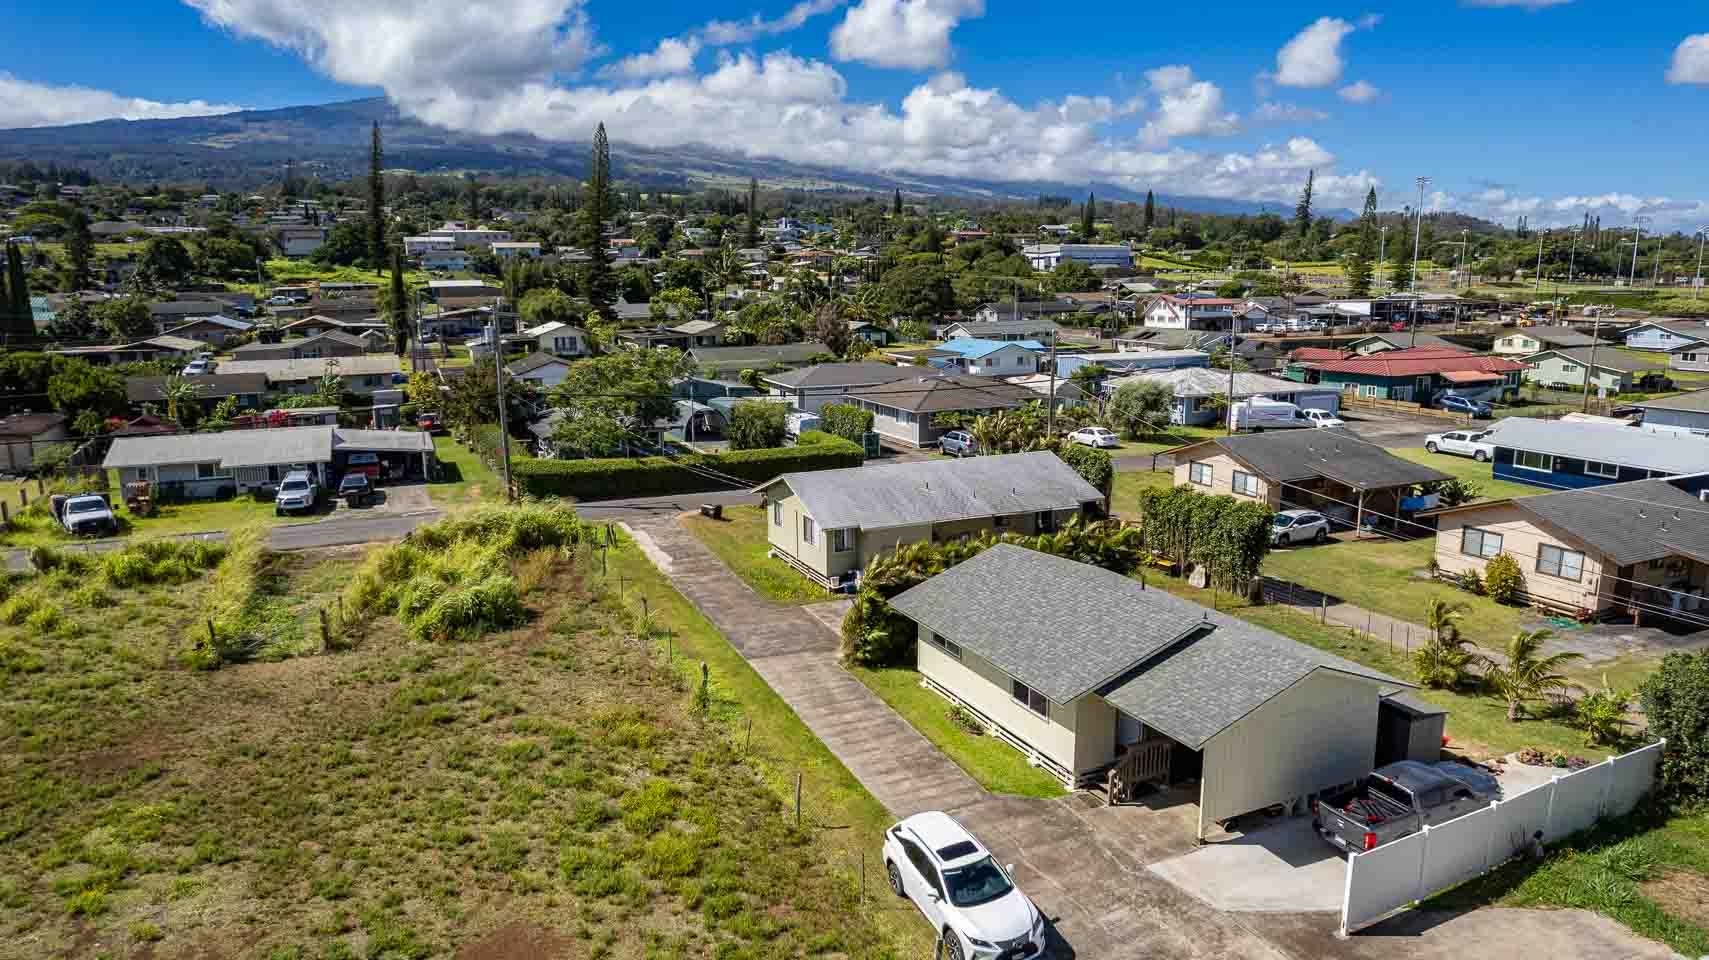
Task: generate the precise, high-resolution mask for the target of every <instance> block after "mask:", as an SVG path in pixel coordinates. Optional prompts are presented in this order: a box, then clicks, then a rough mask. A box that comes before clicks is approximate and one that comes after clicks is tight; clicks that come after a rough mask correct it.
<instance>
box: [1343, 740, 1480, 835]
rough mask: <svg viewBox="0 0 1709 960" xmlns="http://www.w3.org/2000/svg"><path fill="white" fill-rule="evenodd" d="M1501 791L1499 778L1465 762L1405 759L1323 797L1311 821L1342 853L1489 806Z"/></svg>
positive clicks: (1412, 832)
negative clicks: (1349, 786)
mask: <svg viewBox="0 0 1709 960" xmlns="http://www.w3.org/2000/svg"><path fill="white" fill-rule="evenodd" d="M1499 794H1500V786H1499V785H1498V784H1497V783H1496V781H1495V778H1494V777H1492V776H1490V775H1489V774H1487V773H1484V772H1483V771H1481V770H1477V769H1474V768H1472V767H1468V766H1466V765H1465V764H1461V763H1423V762H1420V761H1418V760H1401V761H1398V762H1396V763H1391V764H1389V765H1388V766H1385V767H1379V768H1377V769H1376V770H1374V771H1372V772H1371V773H1369V774H1366V775H1365V776H1364V777H1363V778H1361V779H1360V780H1359V782H1358V783H1357V784H1355V785H1354V786H1353V788H1352V789H1350V790H1347V791H1344V792H1342V793H1337V794H1330V795H1328V796H1325V797H1324V798H1323V799H1321V800H1318V801H1317V803H1316V804H1315V805H1314V806H1313V807H1312V826H1313V827H1314V828H1315V829H1316V830H1317V834H1318V836H1320V837H1322V838H1323V839H1325V840H1327V841H1329V843H1330V844H1331V845H1333V846H1335V847H1337V848H1339V849H1340V850H1342V851H1343V852H1345V853H1363V852H1365V851H1366V850H1374V849H1376V848H1377V847H1380V846H1382V845H1383V844H1385V843H1388V842H1390V841H1393V840H1399V839H1400V838H1401V837H1404V836H1408V835H1410V834H1414V833H1417V832H1418V831H1420V830H1422V829H1424V825H1425V824H1429V825H1431V826H1435V825H1437V824H1439V823H1446V822H1447V821H1449V820H1452V819H1454V818H1455V817H1463V816H1465V815H1466V814H1468V813H1471V812H1472V811H1473V810H1477V809H1479V808H1481V807H1487V806H1489V802H1490V801H1491V800H1493V799H1495V798H1496V797H1497V796H1498V795H1499Z"/></svg>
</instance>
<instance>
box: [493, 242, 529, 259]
mask: <svg viewBox="0 0 1709 960" xmlns="http://www.w3.org/2000/svg"><path fill="white" fill-rule="evenodd" d="M490 249H491V250H492V254H493V256H495V257H497V258H499V259H500V260H511V259H517V258H521V259H524V260H532V259H534V258H535V257H538V256H540V241H538V240H495V241H493V242H492V244H491V245H490Z"/></svg>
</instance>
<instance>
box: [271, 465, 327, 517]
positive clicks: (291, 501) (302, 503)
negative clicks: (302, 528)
mask: <svg viewBox="0 0 1709 960" xmlns="http://www.w3.org/2000/svg"><path fill="white" fill-rule="evenodd" d="M319 501H320V487H319V486H318V485H316V484H315V482H314V478H313V477H311V476H309V474H308V471H306V470H292V471H291V472H290V473H287V474H285V479H283V480H281V481H279V492H278V493H276V494H274V496H273V513H274V514H275V515H281V516H282V515H284V514H287V513H290V512H291V511H293V510H313V509H314V508H315V504H316V503H318V502H319Z"/></svg>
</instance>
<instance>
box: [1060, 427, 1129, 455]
mask: <svg viewBox="0 0 1709 960" xmlns="http://www.w3.org/2000/svg"><path fill="white" fill-rule="evenodd" d="M1068 442H1069V443H1078V444H1080V445H1081V446H1084V447H1103V448H1105V449H1112V450H1113V449H1115V448H1116V447H1119V446H1121V445H1122V440H1121V438H1120V437H1118V436H1116V434H1115V431H1114V430H1111V429H1109V428H1107V427H1081V428H1080V429H1078V430H1076V431H1074V432H1073V433H1071V434H1069V435H1068Z"/></svg>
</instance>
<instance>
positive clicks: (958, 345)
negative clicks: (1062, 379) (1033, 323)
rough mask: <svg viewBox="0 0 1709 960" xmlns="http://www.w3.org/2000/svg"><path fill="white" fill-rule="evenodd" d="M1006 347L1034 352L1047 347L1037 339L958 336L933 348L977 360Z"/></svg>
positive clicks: (1042, 350)
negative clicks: (989, 338)
mask: <svg viewBox="0 0 1709 960" xmlns="http://www.w3.org/2000/svg"><path fill="white" fill-rule="evenodd" d="M1004 347H1020V348H1021V349H1023V350H1031V351H1033V352H1034V353H1043V352H1044V351H1045V350H1046V349H1047V348H1046V347H1045V345H1044V344H1042V343H1039V342H1038V341H1037V340H986V339H983V338H981V337H956V338H955V339H953V340H945V341H944V342H943V343H940V344H938V345H937V346H936V347H933V348H932V352H933V353H947V354H953V355H955V356H958V357H967V358H969V359H973V360H977V359H979V358H981V357H987V356H990V355H991V354H993V353H996V352H997V351H999V350H1001V349H1003V348H1004Z"/></svg>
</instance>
